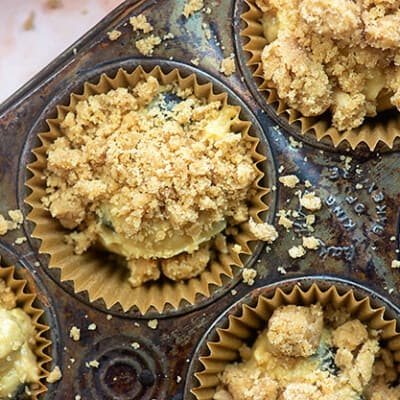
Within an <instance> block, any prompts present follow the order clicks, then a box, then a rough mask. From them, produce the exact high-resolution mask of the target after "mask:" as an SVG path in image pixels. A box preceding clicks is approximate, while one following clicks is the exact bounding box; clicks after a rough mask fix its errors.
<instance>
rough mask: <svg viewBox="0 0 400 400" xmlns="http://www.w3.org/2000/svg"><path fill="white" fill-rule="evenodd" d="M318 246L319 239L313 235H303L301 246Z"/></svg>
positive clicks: (312, 247) (311, 247)
mask: <svg viewBox="0 0 400 400" xmlns="http://www.w3.org/2000/svg"><path fill="white" fill-rule="evenodd" d="M319 246H320V243H319V240H318V239H317V238H315V237H314V236H303V247H305V248H306V249H309V250H317V249H318V247H319Z"/></svg>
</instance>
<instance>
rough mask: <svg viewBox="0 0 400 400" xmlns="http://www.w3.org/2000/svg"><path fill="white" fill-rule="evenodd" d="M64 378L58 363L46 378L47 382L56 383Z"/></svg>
mask: <svg viewBox="0 0 400 400" xmlns="http://www.w3.org/2000/svg"><path fill="white" fill-rule="evenodd" d="M61 378H62V373H61V370H60V367H59V366H58V365H56V366H55V367H54V369H53V370H52V371H51V372H50V373H49V375H48V376H47V378H46V382H48V383H54V382H57V381H59V380H60V379H61Z"/></svg>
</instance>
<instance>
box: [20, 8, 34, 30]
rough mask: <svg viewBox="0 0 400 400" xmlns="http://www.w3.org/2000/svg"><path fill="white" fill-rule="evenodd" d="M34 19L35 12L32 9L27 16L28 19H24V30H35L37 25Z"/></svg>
mask: <svg viewBox="0 0 400 400" xmlns="http://www.w3.org/2000/svg"><path fill="white" fill-rule="evenodd" d="M34 20H35V12H34V11H31V12H30V13H29V15H28V17H27V18H26V20H25V21H24V24H23V28H24V31H31V30H33V28H34V27H35V26H34Z"/></svg>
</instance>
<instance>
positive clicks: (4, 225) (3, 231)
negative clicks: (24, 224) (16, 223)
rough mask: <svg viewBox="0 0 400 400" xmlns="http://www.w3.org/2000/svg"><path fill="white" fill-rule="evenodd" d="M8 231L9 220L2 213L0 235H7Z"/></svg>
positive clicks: (0, 216)
mask: <svg viewBox="0 0 400 400" xmlns="http://www.w3.org/2000/svg"><path fill="white" fill-rule="evenodd" d="M7 232H8V223H7V220H6V219H5V218H4V217H3V216H2V215H1V214H0V235H5V234H6V233H7Z"/></svg>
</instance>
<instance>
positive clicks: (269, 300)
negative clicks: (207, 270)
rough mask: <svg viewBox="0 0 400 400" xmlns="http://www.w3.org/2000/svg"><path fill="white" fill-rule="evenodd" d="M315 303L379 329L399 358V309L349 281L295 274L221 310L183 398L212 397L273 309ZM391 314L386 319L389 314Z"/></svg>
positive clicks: (202, 399)
mask: <svg viewBox="0 0 400 400" xmlns="http://www.w3.org/2000/svg"><path fill="white" fill-rule="evenodd" d="M316 303H319V304H321V306H323V307H324V306H327V305H329V306H330V307H332V308H333V309H336V310H338V309H343V310H345V311H346V312H348V313H349V314H350V315H351V318H354V319H359V320H360V321H361V322H362V323H364V324H365V325H367V326H368V327H369V328H371V329H374V330H377V331H380V332H381V336H380V337H381V341H382V345H383V346H384V348H385V349H388V350H389V351H390V352H391V353H392V356H393V360H395V362H396V363H398V362H399V361H400V333H399V330H398V324H399V320H398V314H397V312H398V310H397V308H396V307H393V305H392V304H390V303H389V302H387V301H386V300H385V299H384V298H382V297H377V296H376V295H375V294H374V293H371V292H370V291H368V290H367V289H366V288H363V287H362V286H360V285H355V284H352V283H351V282H350V281H344V280H335V279H331V278H329V277H314V278H307V277H299V278H298V279H295V280H287V281H284V280H283V281H281V282H279V283H276V284H273V285H270V286H265V287H261V288H259V289H257V290H255V291H253V292H252V293H251V294H249V295H247V296H245V297H244V299H242V300H241V301H239V302H237V303H236V304H235V305H233V306H232V307H230V308H229V309H228V310H226V311H225V312H224V313H223V314H222V315H221V316H220V317H219V318H218V320H217V321H215V322H214V324H213V325H212V327H211V328H210V330H209V331H208V332H207V333H206V335H205V336H204V337H203V339H202V341H201V342H200V344H199V346H198V347H197V349H196V351H195V353H194V355H193V358H192V363H191V366H190V368H189V372H188V376H187V383H186V391H185V398H188V399H189V398H195V399H197V400H212V399H213V395H214V393H215V391H216V388H217V386H218V383H219V375H220V374H221V373H222V372H223V370H224V369H225V367H226V365H228V364H230V363H233V362H235V361H237V360H239V359H240V357H239V349H240V347H241V346H242V345H243V344H245V343H247V344H249V343H251V342H252V341H254V339H255V338H256V337H257V334H258V333H259V332H260V331H261V330H263V329H265V327H266V326H267V323H268V319H269V318H270V317H271V315H272V313H273V311H274V310H276V309H277V308H278V307H280V306H284V305H289V304H292V305H297V306H309V305H311V304H316ZM390 316H391V317H390Z"/></svg>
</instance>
